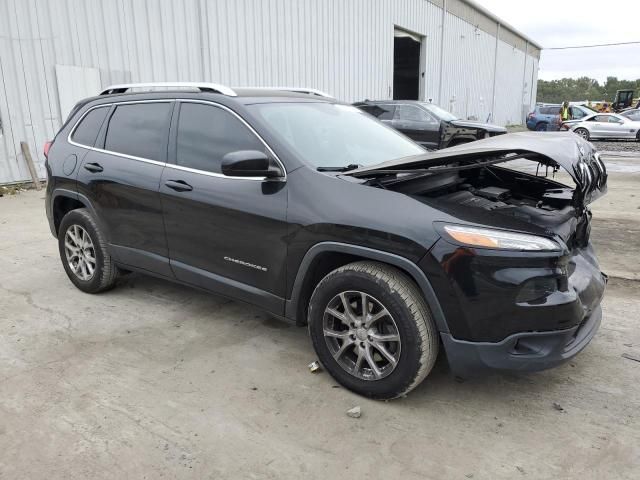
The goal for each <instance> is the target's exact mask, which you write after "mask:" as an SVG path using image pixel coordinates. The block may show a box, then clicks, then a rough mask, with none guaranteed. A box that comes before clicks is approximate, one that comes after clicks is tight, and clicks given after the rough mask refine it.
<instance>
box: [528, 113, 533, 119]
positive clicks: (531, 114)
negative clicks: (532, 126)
mask: <svg viewBox="0 0 640 480" xmlns="http://www.w3.org/2000/svg"><path fill="white" fill-rule="evenodd" d="M532 118H533V112H530V113H529V115H527V120H531V119H532Z"/></svg>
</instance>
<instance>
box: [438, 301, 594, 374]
mask: <svg viewBox="0 0 640 480" xmlns="http://www.w3.org/2000/svg"><path fill="white" fill-rule="evenodd" d="M601 320H602V308H601V307H600V305H598V306H597V307H596V308H595V309H594V310H593V311H592V312H591V314H590V315H589V316H588V317H586V318H585V319H584V320H583V322H582V323H581V324H580V325H578V326H575V327H572V328H568V329H565V330H556V331H551V332H523V333H516V334H513V335H510V336H509V337H507V338H505V339H504V340H502V341H501V342H497V343H492V342H470V341H465V340H456V339H455V338H453V337H452V336H451V334H448V333H441V335H440V336H441V338H442V343H443V345H444V348H445V351H446V353H447V359H448V361H449V366H450V368H451V371H452V373H453V374H454V375H456V376H459V377H466V376H470V375H473V374H476V373H478V372H481V371H483V370H504V371H518V372H536V371H539V370H545V369H548V368H552V367H555V366H557V365H560V364H562V363H564V362H566V361H567V360H569V359H571V358H573V357H574V356H576V355H577V354H578V353H580V352H581V351H582V350H583V349H584V348H585V347H586V346H587V345H588V344H589V342H590V341H591V339H592V338H593V337H594V335H595V334H596V332H597V331H598V328H599V327H600V322H601Z"/></svg>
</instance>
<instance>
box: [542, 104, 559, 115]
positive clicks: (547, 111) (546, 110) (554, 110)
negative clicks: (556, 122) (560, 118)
mask: <svg viewBox="0 0 640 480" xmlns="http://www.w3.org/2000/svg"><path fill="white" fill-rule="evenodd" d="M559 112H560V106H557V107H540V113H541V114H542V115H557V114H558V113H559Z"/></svg>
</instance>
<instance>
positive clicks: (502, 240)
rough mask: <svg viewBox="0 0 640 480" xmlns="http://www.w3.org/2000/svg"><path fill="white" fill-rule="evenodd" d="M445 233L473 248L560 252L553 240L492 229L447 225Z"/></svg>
mask: <svg viewBox="0 0 640 480" xmlns="http://www.w3.org/2000/svg"><path fill="white" fill-rule="evenodd" d="M444 229H445V231H446V232H447V233H448V234H449V235H450V236H451V238H453V239H454V240H456V241H457V242H460V243H462V244H464V245H469V246H471V247H483V248H498V249H501V250H529V251H532V250H534V251H535V250H537V251H549V250H560V245H558V244H557V243H556V242H554V241H553V240H549V239H548V238H545V237H538V236H537V235H528V234H526V233H516V232H507V231H504V230H493V229H490V228H477V227H465V226H462V225H445V227H444Z"/></svg>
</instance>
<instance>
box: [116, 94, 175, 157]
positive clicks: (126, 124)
mask: <svg viewBox="0 0 640 480" xmlns="http://www.w3.org/2000/svg"><path fill="white" fill-rule="evenodd" d="M172 109H173V102H151V103H132V104H126V105H118V106H117V107H116V109H115V111H114V112H113V114H112V115H111V118H110V119H109V125H108V127H107V135H106V138H105V142H104V149H105V150H109V151H111V152H116V153H123V154H125V155H131V156H134V157H140V158H145V159H149V160H156V161H159V162H164V161H165V159H166V152H167V136H168V133H169V122H170V120H171V111H172Z"/></svg>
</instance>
